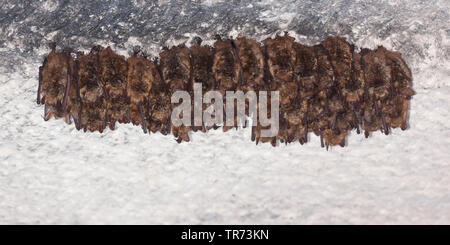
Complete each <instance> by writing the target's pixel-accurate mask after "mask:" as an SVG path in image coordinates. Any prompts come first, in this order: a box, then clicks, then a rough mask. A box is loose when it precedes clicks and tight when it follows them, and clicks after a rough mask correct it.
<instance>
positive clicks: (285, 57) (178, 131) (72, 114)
mask: <svg viewBox="0 0 450 245" xmlns="http://www.w3.org/2000/svg"><path fill="white" fill-rule="evenodd" d="M201 43H202V40H201V39H200V38H196V39H195V40H194V42H193V44H192V45H191V47H190V48H188V47H186V46H185V45H184V44H182V45H179V46H174V47H172V48H163V50H162V51H161V53H160V54H159V59H158V58H154V59H152V60H151V59H149V58H148V56H147V55H146V54H145V53H143V52H142V51H140V50H138V49H136V50H134V54H133V55H132V56H130V57H129V58H125V57H124V56H121V55H118V54H116V53H114V52H113V50H112V49H111V48H110V47H107V48H103V47H101V46H95V47H93V48H92V50H91V51H90V52H89V53H88V54H85V53H83V52H74V51H73V50H71V49H64V50H62V51H57V50H56V45H54V44H53V46H52V50H51V52H50V53H49V55H48V56H47V57H46V58H45V60H44V63H43V65H42V66H41V67H39V87H38V94H37V103H38V104H40V103H42V104H44V105H45V116H44V119H45V120H49V119H50V118H52V117H54V118H63V119H64V120H65V121H66V122H67V123H68V124H70V123H71V122H72V120H73V122H74V124H75V127H76V128H77V129H78V130H81V129H83V130H84V131H87V130H89V131H97V130H98V131H99V132H103V130H104V129H105V128H106V127H109V128H110V129H111V130H113V129H114V128H115V124H116V122H118V123H130V122H131V123H133V124H134V125H141V127H142V129H143V131H144V133H147V132H148V131H150V132H160V133H162V134H164V135H166V134H169V133H172V134H173V135H174V136H175V137H176V138H177V141H178V142H181V141H189V132H190V131H203V132H206V131H207V130H209V129H211V128H213V129H217V128H218V127H219V125H214V126H212V127H205V126H185V125H181V126H174V125H172V124H171V121H170V116H171V111H172V109H173V107H174V105H173V104H171V95H172V94H173V93H174V92H175V91H177V90H185V91H188V92H192V90H193V84H194V83H201V84H202V91H203V93H205V92H207V91H210V90H217V91H220V92H221V93H224V92H225V91H236V90H241V91H243V92H247V91H255V92H257V94H258V91H279V105H280V108H279V113H280V114H279V131H278V135H277V136H276V137H262V136H261V134H260V131H261V129H263V128H264V127H263V126H261V125H260V124H256V125H253V126H252V140H253V141H256V143H258V142H270V143H271V144H272V145H276V144H277V142H280V143H290V142H295V141H298V142H300V143H301V144H303V143H306V142H307V140H308V138H307V136H308V132H314V133H315V134H316V135H318V136H320V140H321V145H322V147H325V146H326V147H327V148H328V146H332V145H341V146H344V145H345V137H346V135H347V134H348V132H349V131H350V130H353V129H356V131H357V133H360V130H363V131H364V133H365V136H366V137H368V136H369V134H370V133H371V132H374V131H378V130H380V131H381V132H383V133H385V134H389V132H390V130H391V128H397V127H401V129H403V130H404V129H406V128H407V115H408V107H409V100H410V99H411V97H412V96H413V95H414V91H413V89H412V76H411V71H410V69H409V68H408V67H407V65H406V63H405V62H404V60H403V59H402V57H401V55H400V54H399V53H397V52H393V51H389V50H387V49H385V48H384V47H382V46H380V47H378V48H377V49H376V50H369V49H362V50H361V51H360V52H359V53H358V52H356V51H355V48H354V46H353V45H351V44H349V43H348V42H346V40H345V38H342V37H328V38H327V39H326V40H325V41H323V42H321V43H319V44H317V45H314V46H306V45H302V44H300V43H297V42H295V41H294V38H293V37H291V36H289V35H287V34H285V35H284V36H280V35H277V36H276V37H275V38H269V39H267V40H265V41H263V42H262V44H261V43H259V42H256V41H254V40H251V39H247V38H244V37H242V38H237V39H235V40H232V39H226V40H223V39H221V38H220V37H217V38H216V42H215V43H214V45H213V47H211V46H207V45H202V44H201ZM269 103H270V100H269ZM244 126H245V125H244ZM229 129H230V127H223V130H229Z"/></svg>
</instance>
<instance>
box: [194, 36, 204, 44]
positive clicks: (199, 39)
mask: <svg viewBox="0 0 450 245" xmlns="http://www.w3.org/2000/svg"><path fill="white" fill-rule="evenodd" d="M202 42H203V40H202V39H201V38H200V37H195V38H194V43H195V44H197V45H199V46H200V45H202Z"/></svg>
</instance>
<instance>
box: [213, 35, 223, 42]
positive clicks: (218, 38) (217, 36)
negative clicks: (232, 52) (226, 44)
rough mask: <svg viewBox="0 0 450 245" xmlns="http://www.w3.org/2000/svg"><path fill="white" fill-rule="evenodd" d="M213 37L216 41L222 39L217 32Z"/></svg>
mask: <svg viewBox="0 0 450 245" xmlns="http://www.w3.org/2000/svg"><path fill="white" fill-rule="evenodd" d="M214 39H215V40H216V41H222V37H221V36H220V35H219V34H216V35H215V36H214Z"/></svg>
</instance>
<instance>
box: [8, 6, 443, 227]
mask: <svg viewBox="0 0 450 245" xmlns="http://www.w3.org/2000/svg"><path fill="white" fill-rule="evenodd" d="M136 2H137V3H135V4H125V2H122V1H109V2H105V3H103V4H98V3H95V4H94V3H91V1H73V2H69V1H60V2H57V1H45V2H43V1H41V2H38V1H33V2H32V3H30V2H29V1H2V3H3V4H1V5H0V115H1V119H2V120H0V223H4V224H17V223H27V224H35V223H41V224H42V223H45V224H47V223H70V224H74V223H75V224H79V223H164V224H169V223H170V224H172V223H195V224H197V223H207V224H211V223H212V224H217V223H247V224H254V223H271V224H281V223H314V224H317V223H339V224H361V223H362V224H366V223H378V224H379V223H389V224H392V223H395V224H398V223H427V224H428V223H447V224H448V223H449V222H450V213H449V212H448V210H450V194H449V193H450V177H449V175H448V173H449V171H450V162H449V160H448V159H450V152H449V150H448V145H449V144H450V123H449V122H450V110H449V106H448V105H449V103H450V89H449V87H448V85H450V79H449V73H450V71H449V70H448V67H449V57H448V56H449V53H450V52H449V39H450V38H449V35H450V33H449V24H448V23H449V22H448V20H449V14H448V13H449V12H450V11H449V10H450V6H449V3H448V1H446V0H443V1H432V2H430V1H417V0H415V1H408V4H405V2H404V1H369V0H365V1H355V2H353V3H348V1H334V2H333V4H330V2H329V1H314V2H299V3H297V2H294V1H283V2H281V1H268V0H265V1H261V2H250V1H235V2H228V1H223V2H216V1H204V2H201V3H187V2H185V1H179V2H177V1H160V2H158V3H157V4H152V3H141V1H136ZM79 14H80V15H79ZM279 30H286V31H290V32H291V33H292V34H293V35H295V36H296V37H297V39H298V40H299V41H300V42H303V43H306V44H314V43H316V42H318V41H320V40H323V39H324V37H325V36H326V35H328V34H339V35H344V36H347V37H348V39H349V41H351V42H354V43H356V44H357V46H359V47H369V48H374V47H376V46H377V45H381V44H382V45H384V46H385V47H387V48H389V49H392V50H396V51H400V52H401V53H402V54H403V55H404V57H405V59H406V61H407V63H408V64H409V65H410V66H411V68H412V70H413V77H414V81H413V83H414V89H415V90H416V92H417V95H415V96H414V99H413V100H412V101H411V113H410V129H408V130H407V131H404V132H403V131H400V130H394V131H393V132H392V135H389V136H385V135H382V134H381V133H379V134H374V135H373V136H371V137H372V139H370V140H364V139H363V137H364V136H362V135H356V133H354V132H352V133H351V135H350V137H349V141H348V144H349V147H348V148H340V147H338V148H332V149H331V150H330V151H328V152H327V151H324V150H323V149H320V148H319V147H317V146H318V145H319V144H320V143H319V139H318V138H317V137H314V136H313V137H311V139H310V143H309V144H308V145H306V146H302V147H300V145H297V144H291V145H288V146H281V147H277V148H273V147H271V146H270V145H267V144H265V145H259V146H255V145H254V144H253V143H252V142H250V141H249V140H248V139H249V138H250V131H249V130H239V131H234V130H230V131H228V132H226V133H222V132H214V131H211V132H210V133H208V135H203V134H201V133H199V134H193V135H192V138H193V142H192V143H190V144H181V145H178V144H177V143H176V142H175V141H174V140H172V139H170V138H168V137H166V136H162V135H160V134H152V135H150V136H149V135H143V134H142V133H141V129H140V128H138V127H132V126H130V125H120V127H119V128H118V129H117V130H115V131H109V130H107V131H106V132H105V133H104V134H99V133H88V134H85V133H82V132H78V131H76V129H74V127H71V126H67V125H64V124H62V123H61V122H59V121H55V120H51V121H49V122H44V120H43V119H42V110H41V109H42V107H38V106H37V105H36V103H35V99H36V97H35V96H36V89H37V74H38V73H37V71H38V66H39V65H40V64H41V62H42V58H43V56H44V55H45V54H47V53H48V51H49V49H48V47H47V43H48V42H49V41H52V40H55V41H58V43H60V44H61V45H70V46H73V47H76V48H80V49H83V48H85V49H87V48H90V47H91V46H92V45H93V44H95V43H98V44H102V45H105V46H106V45H107V44H111V45H112V44H115V45H113V46H114V48H115V49H116V50H118V49H122V50H123V52H125V54H126V50H131V49H132V47H133V46H135V45H141V46H142V47H144V48H146V49H148V52H149V53H151V54H156V53H158V52H159V50H160V48H161V46H162V45H172V44H174V43H179V42H182V41H183V40H189V39H190V38H192V37H194V36H195V35H200V36H201V37H202V38H203V39H205V40H208V38H209V39H212V38H213V37H214V35H215V34H216V33H219V34H222V35H233V36H238V35H242V36H244V35H245V36H248V37H251V38H254V39H258V40H262V39H264V38H266V37H267V36H269V35H273V34H275V33H276V32H277V31H279Z"/></svg>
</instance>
